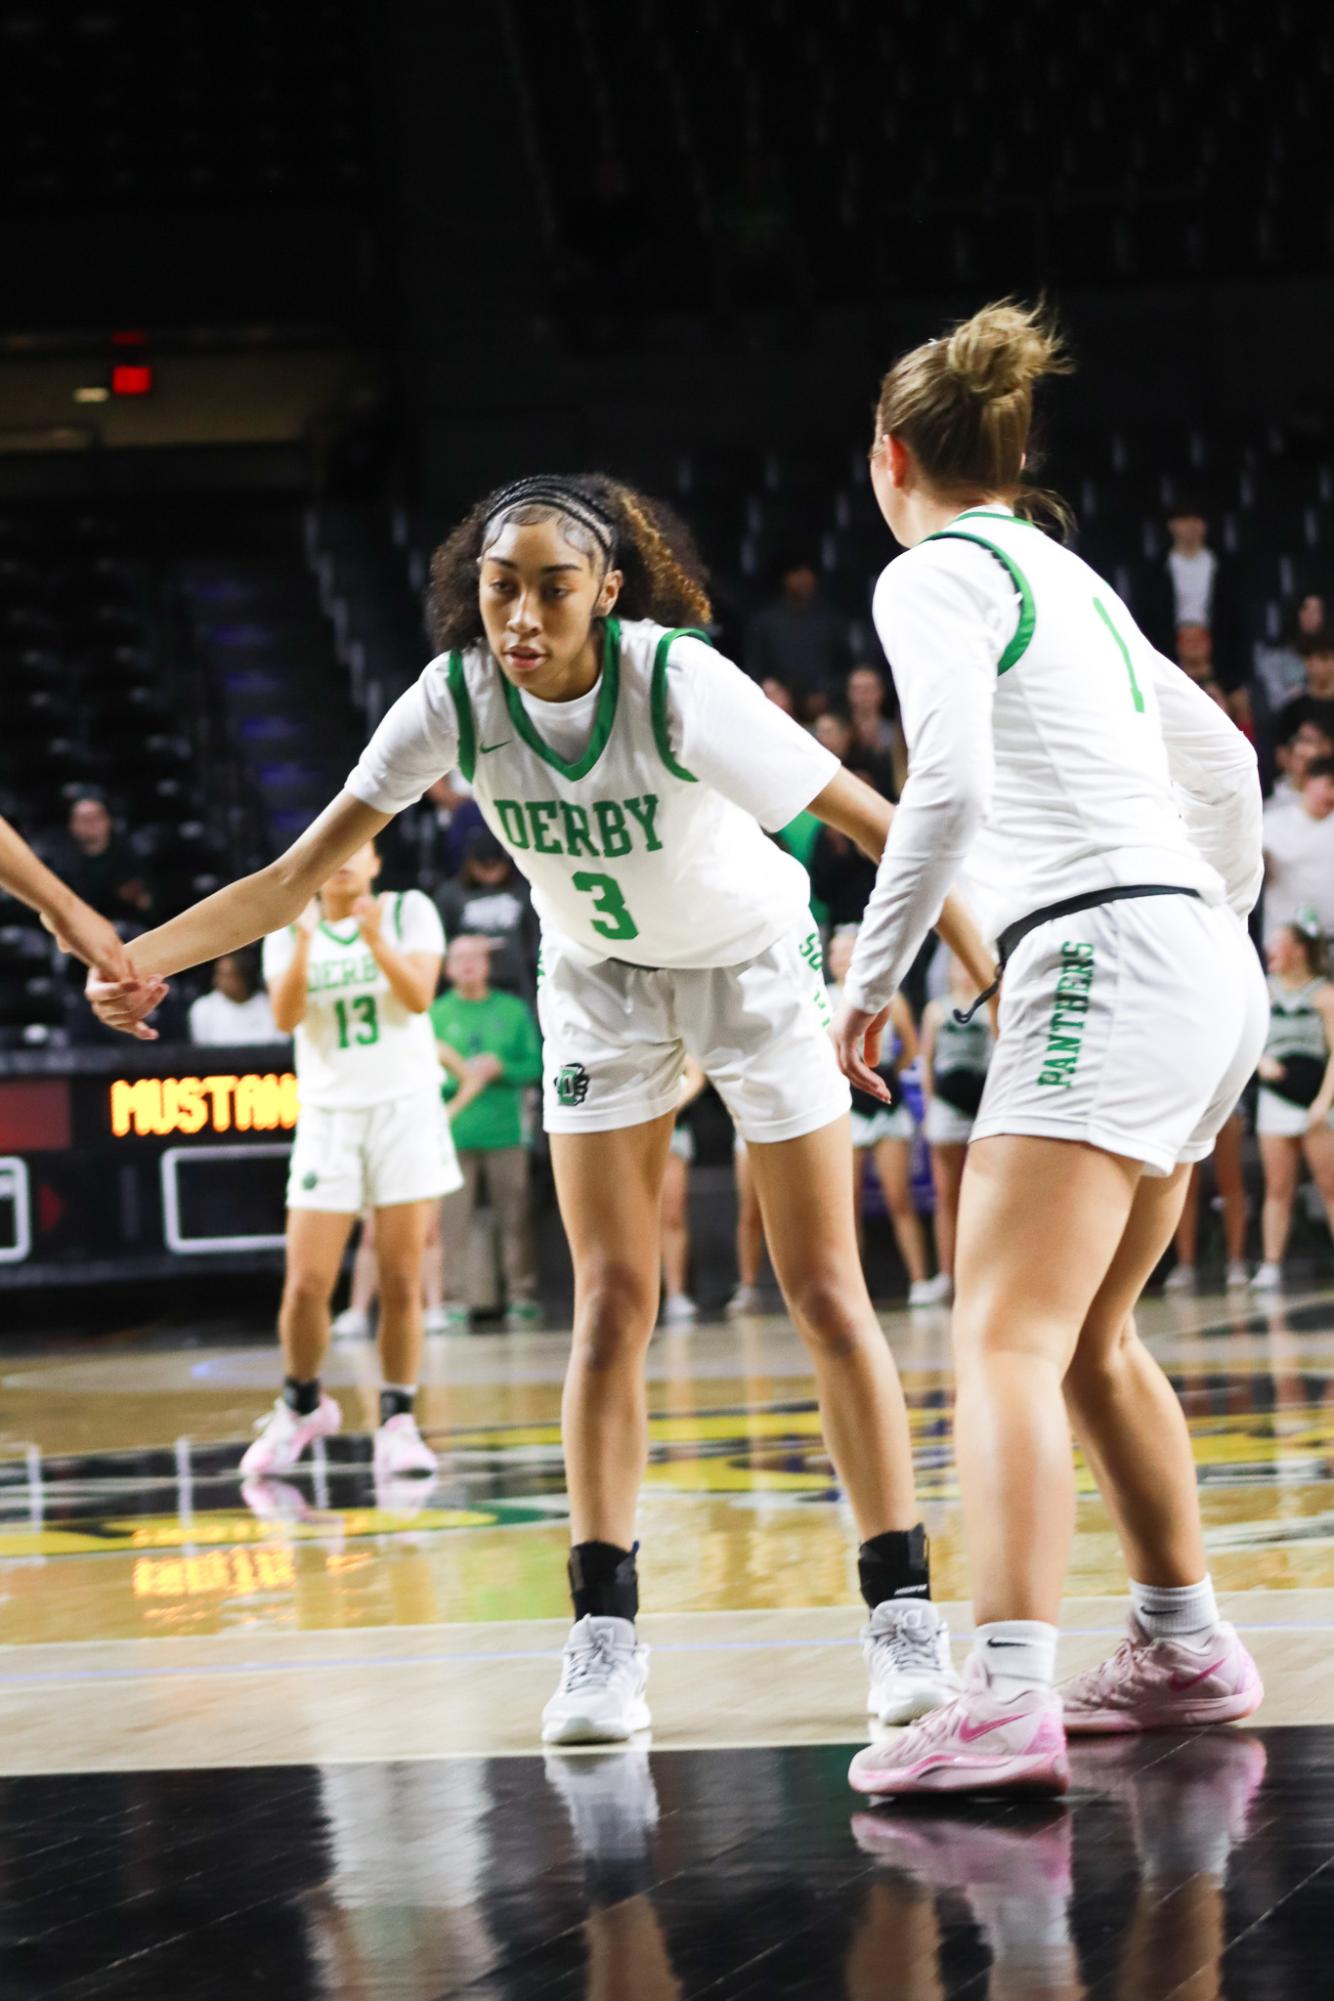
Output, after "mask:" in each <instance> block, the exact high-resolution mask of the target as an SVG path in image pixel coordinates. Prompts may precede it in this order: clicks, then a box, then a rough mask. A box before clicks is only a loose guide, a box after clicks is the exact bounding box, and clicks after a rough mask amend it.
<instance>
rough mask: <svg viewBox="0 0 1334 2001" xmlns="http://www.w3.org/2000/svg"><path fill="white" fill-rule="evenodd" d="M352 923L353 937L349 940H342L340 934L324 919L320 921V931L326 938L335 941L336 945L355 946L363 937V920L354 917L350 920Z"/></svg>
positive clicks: (348, 938)
mask: <svg viewBox="0 0 1334 2001" xmlns="http://www.w3.org/2000/svg"><path fill="white" fill-rule="evenodd" d="M350 922H351V925H352V932H351V936H350V937H347V938H340V937H339V935H338V933H337V932H336V931H335V930H334V928H333V925H332V924H329V923H327V922H326V921H325V919H324V918H323V917H321V919H320V929H321V931H322V932H323V933H324V935H325V937H326V938H332V939H333V941H334V944H335V945H355V944H356V942H357V940H358V938H360V936H361V920H360V918H357V917H353V918H352V919H351V920H350Z"/></svg>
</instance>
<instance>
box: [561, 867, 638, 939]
mask: <svg viewBox="0 0 1334 2001" xmlns="http://www.w3.org/2000/svg"><path fill="white" fill-rule="evenodd" d="M572 880H573V882H574V886H575V888H576V889H577V890H580V891H581V892H582V893H583V894H584V895H587V896H591V897H592V899H593V908H594V910H596V911H597V912H598V913H599V915H598V916H596V917H590V919H589V920H588V921H589V923H590V924H591V925H592V926H593V929H594V930H595V931H597V932H599V933H600V934H601V935H602V937H604V938H637V937H638V936H639V926H638V925H637V924H636V923H635V920H634V918H633V917H632V916H631V915H630V912H629V911H628V910H627V909H626V907H625V898H624V897H623V896H622V894H621V885H620V884H619V883H618V882H617V880H616V878H615V876H614V875H595V874H594V873H593V871H592V870H591V869H580V870H579V872H578V874H577V875H575V876H574V877H573V878H572Z"/></svg>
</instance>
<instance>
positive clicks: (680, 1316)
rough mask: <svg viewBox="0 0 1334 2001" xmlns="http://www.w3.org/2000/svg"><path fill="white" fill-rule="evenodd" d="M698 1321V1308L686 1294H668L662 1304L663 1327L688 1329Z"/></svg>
mask: <svg viewBox="0 0 1334 2001" xmlns="http://www.w3.org/2000/svg"><path fill="white" fill-rule="evenodd" d="M698 1319H699V1308H698V1307H697V1306H696V1304H695V1302H694V1300H693V1299H692V1298H691V1297H690V1294H689V1293H688V1292H669V1293H668V1294H667V1297H666V1298H665V1299H664V1300H663V1302H662V1324H663V1326H664V1327H690V1326H693V1324H694V1322H695V1321H696V1320H698Z"/></svg>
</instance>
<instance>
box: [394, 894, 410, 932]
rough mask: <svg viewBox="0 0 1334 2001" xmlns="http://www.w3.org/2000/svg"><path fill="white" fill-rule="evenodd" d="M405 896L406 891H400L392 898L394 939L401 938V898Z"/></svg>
mask: <svg viewBox="0 0 1334 2001" xmlns="http://www.w3.org/2000/svg"><path fill="white" fill-rule="evenodd" d="M406 895H407V891H406V890H405V889H400V890H399V892H398V894H397V895H396V896H395V898H394V936H395V937H396V938H401V937H402V936H403V898H404V897H405V896H406Z"/></svg>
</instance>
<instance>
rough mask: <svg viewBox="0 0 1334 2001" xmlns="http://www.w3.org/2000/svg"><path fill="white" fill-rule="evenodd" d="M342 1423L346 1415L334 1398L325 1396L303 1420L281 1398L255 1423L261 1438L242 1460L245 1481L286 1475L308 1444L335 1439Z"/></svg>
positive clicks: (242, 1474)
mask: <svg viewBox="0 0 1334 2001" xmlns="http://www.w3.org/2000/svg"><path fill="white" fill-rule="evenodd" d="M342 1422H343V1413H342V1411H341V1410H340V1409H339V1408H338V1405H337V1404H336V1403H335V1402H334V1400H333V1398H332V1397H331V1396H328V1395H325V1396H322V1397H321V1398H320V1401H319V1408H318V1409H317V1410H313V1411H311V1413H310V1415H309V1416H308V1417H299V1416H298V1415H297V1413H296V1412H295V1411H294V1410H292V1409H290V1408H289V1406H288V1405H287V1404H285V1403H284V1402H283V1400H282V1398H281V1397H279V1398H278V1401H277V1402H276V1403H275V1404H274V1406H273V1409H272V1410H271V1411H270V1412H269V1413H268V1416H267V1417H261V1418H259V1419H258V1420H257V1422H256V1424H255V1429H256V1431H257V1432H258V1433H259V1437H258V1438H257V1439H256V1440H255V1442H254V1444H253V1445H252V1446H251V1447H250V1448H249V1450H248V1451H247V1453H246V1455H245V1457H244V1458H243V1459H242V1461H241V1469H240V1470H241V1477H242V1479H244V1480H267V1479H269V1478H270V1477H271V1475H273V1474H274V1473H286V1472H287V1471H288V1470H289V1469H290V1468H291V1467H293V1466H295V1465H296V1462H297V1460H298V1459H299V1458H300V1457H301V1455H302V1453H303V1452H304V1451H305V1449H306V1447H307V1446H308V1445H313V1444H314V1442H315V1440H316V1439H317V1438H332V1437H333V1435H334V1433H335V1432H336V1431H337V1430H338V1428H339V1426H340V1425H341V1424H342Z"/></svg>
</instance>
